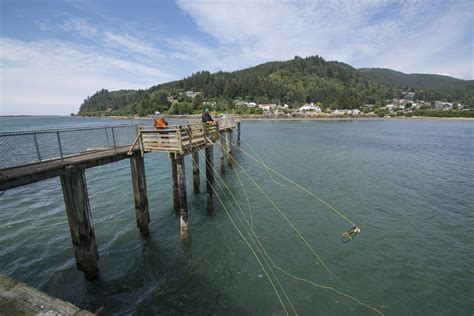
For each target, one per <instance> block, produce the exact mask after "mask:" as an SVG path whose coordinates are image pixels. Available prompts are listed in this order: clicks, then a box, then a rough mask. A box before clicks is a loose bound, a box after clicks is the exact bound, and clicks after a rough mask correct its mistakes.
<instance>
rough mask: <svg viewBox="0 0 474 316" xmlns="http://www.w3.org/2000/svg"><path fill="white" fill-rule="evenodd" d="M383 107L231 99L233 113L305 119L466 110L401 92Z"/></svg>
mask: <svg viewBox="0 0 474 316" xmlns="http://www.w3.org/2000/svg"><path fill="white" fill-rule="evenodd" d="M200 94H201V93H200V92H194V91H186V92H183V93H181V95H184V96H186V97H188V98H191V99H194V98H196V97H197V96H198V95H200ZM168 101H169V102H170V103H171V104H173V103H175V104H177V103H179V101H178V98H177V97H168ZM383 103H384V104H383V105H382V104H378V105H376V104H364V105H362V106H358V107H354V106H351V105H347V106H346V107H340V108H333V105H330V106H325V105H323V104H322V103H320V102H310V103H306V104H303V105H302V106H296V107H295V106H290V105H288V104H286V103H283V104H277V103H257V102H254V101H244V100H234V101H233V109H234V112H240V113H241V112H245V111H242V110H243V109H253V110H254V111H252V112H250V113H255V114H263V115H267V116H281V117H285V116H287V117H306V116H309V117H310V116H403V115H405V114H413V113H416V112H417V111H420V110H434V111H448V110H469V107H467V106H465V105H463V104H461V103H455V102H447V101H442V100H436V101H434V102H428V101H424V100H417V99H415V93H414V92H402V97H401V98H393V99H386V100H384V102H383ZM202 105H203V106H205V107H208V108H210V109H211V110H216V106H217V102H216V101H202Z"/></svg>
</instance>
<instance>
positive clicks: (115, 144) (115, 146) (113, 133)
mask: <svg viewBox="0 0 474 316" xmlns="http://www.w3.org/2000/svg"><path fill="white" fill-rule="evenodd" d="M112 139H113V141H114V149H115V151H117V143H116V142H115V132H114V128H113V127H112Z"/></svg>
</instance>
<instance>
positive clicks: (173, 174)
mask: <svg viewBox="0 0 474 316" xmlns="http://www.w3.org/2000/svg"><path fill="white" fill-rule="evenodd" d="M170 159H171V178H172V179H173V208H174V209H175V211H179V188H178V173H177V169H176V168H177V167H176V158H175V156H174V154H170Z"/></svg>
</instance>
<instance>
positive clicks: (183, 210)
mask: <svg viewBox="0 0 474 316" xmlns="http://www.w3.org/2000/svg"><path fill="white" fill-rule="evenodd" d="M176 171H177V176H178V177H177V178H178V189H179V215H180V218H179V223H180V237H181V239H188V237H189V229H188V200H187V197H186V176H185V168H184V156H181V155H177V157H176Z"/></svg>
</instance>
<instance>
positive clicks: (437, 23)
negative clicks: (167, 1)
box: [177, 0, 474, 78]
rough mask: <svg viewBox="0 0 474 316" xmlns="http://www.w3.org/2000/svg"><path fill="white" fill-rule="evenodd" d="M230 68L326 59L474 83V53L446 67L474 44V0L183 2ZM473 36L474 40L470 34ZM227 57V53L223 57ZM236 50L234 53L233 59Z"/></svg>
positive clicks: (179, 1)
mask: <svg viewBox="0 0 474 316" xmlns="http://www.w3.org/2000/svg"><path fill="white" fill-rule="evenodd" d="M177 3H178V5H179V7H180V8H181V9H182V10H183V11H185V12H187V13H188V14H189V15H190V16H191V17H192V18H193V19H194V20H195V22H196V24H197V25H198V27H199V28H200V30H202V31H203V32H205V33H207V34H209V35H211V36H212V37H213V38H214V39H215V40H216V42H217V45H216V46H215V47H212V48H213V49H214V51H215V52H216V54H217V55H218V56H219V59H220V62H221V63H223V64H225V65H227V67H228V69H229V68H230V67H237V68H238V67H242V66H251V65H254V64H258V63H260V62H266V61H269V60H285V59H290V58H292V57H293V56H295V55H299V56H308V55H315V54H318V55H321V56H323V57H325V58H326V59H336V60H340V61H343V62H347V63H349V64H352V65H354V66H356V67H362V66H367V67H390V68H394V69H396V70H401V71H405V72H431V73H434V72H447V73H450V74H452V75H454V76H458V77H463V78H472V77H473V76H474V75H473V72H472V68H471V69H470V71H468V72H466V71H459V69H463V68H464V69H466V68H468V69H469V68H470V67H469V66H470V64H471V63H472V49H471V50H469V49H467V50H466V49H465V50H464V51H463V52H461V53H459V54H458V55H459V56H458V58H457V60H456V61H454V62H452V63H450V64H449V65H447V64H445V67H448V66H449V67H450V68H449V69H446V68H443V69H439V67H440V66H441V65H440V63H439V62H437V61H439V60H442V59H443V58H444V57H446V56H449V50H450V49H454V48H459V47H457V46H458V45H459V43H460V42H461V41H462V40H463V38H466V37H467V38H468V39H469V38H471V40H472V23H473V19H474V18H473V16H472V9H473V5H472V4H471V3H470V2H467V1H457V2H454V1H445V2H436V1H431V2H430V1H379V0H373V1H369V0H363V1H337V0H334V1H330V0H324V1H323V0H317V1H295V2H290V1H271V0H268V1H250V0H242V1H235V0H231V1H215V0H202V1H196V0H177ZM469 35H470V36H469ZM220 52H223V53H220ZM229 52H231V53H230V54H229Z"/></svg>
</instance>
